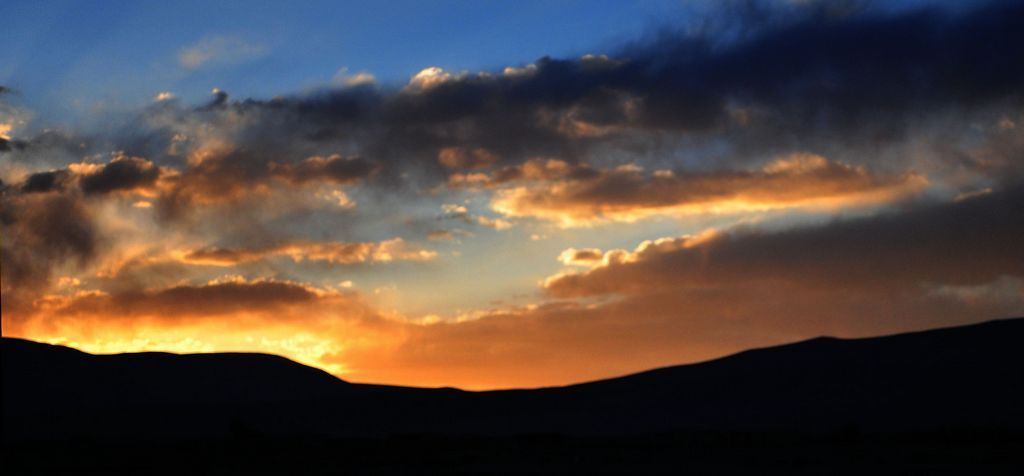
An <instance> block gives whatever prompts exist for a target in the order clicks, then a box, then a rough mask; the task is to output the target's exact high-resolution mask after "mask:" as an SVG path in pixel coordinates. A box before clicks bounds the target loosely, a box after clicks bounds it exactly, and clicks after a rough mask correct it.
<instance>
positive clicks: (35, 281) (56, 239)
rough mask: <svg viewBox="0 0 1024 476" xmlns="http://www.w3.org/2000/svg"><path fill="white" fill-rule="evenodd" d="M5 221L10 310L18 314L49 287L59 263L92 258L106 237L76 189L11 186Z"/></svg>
mask: <svg viewBox="0 0 1024 476" xmlns="http://www.w3.org/2000/svg"><path fill="white" fill-rule="evenodd" d="M0 224H2V227H3V243H2V246H0V263H3V267H2V271H0V276H2V284H0V288H2V290H3V306H2V307H3V310H4V311H3V313H4V315H13V314H17V312H16V311H17V309H19V308H20V307H21V306H25V305H28V304H29V302H30V299H31V297H32V296H34V295H36V293H38V292H40V291H41V290H45V289H46V288H47V287H48V285H49V280H50V277H51V274H52V273H53V270H54V269H55V268H57V267H58V266H68V265H70V266H79V267H81V266H83V265H86V264H88V263H89V262H90V261H92V260H93V259H94V258H95V257H96V256H97V254H98V252H99V249H100V244H101V242H102V239H101V237H100V233H99V231H98V230H97V227H96V225H95V223H94V220H93V218H92V214H91V212H90V211H89V209H88V208H87V207H86V206H85V204H84V203H82V201H81V199H79V198H77V197H76V196H74V195H67V194H59V193H29V194H23V193H10V192H9V191H8V190H6V189H5V190H4V193H3V196H2V203H0Z"/></svg>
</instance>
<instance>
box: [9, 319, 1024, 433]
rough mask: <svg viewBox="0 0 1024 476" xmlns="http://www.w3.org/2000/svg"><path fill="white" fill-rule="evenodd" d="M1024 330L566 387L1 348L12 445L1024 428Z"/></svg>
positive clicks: (246, 358) (925, 335)
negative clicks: (248, 437) (444, 383)
mask: <svg viewBox="0 0 1024 476" xmlns="http://www.w3.org/2000/svg"><path fill="white" fill-rule="evenodd" d="M1022 342H1024V319H1021V318H1017V319H1006V320H997V321H990V322H986V323H981V324H974V325H969V326H962V327H954V328H945V329H936V330H930V331H922V332H914V333H907V334H898V335H893V336H886V337H875V338H864V339H849V340H848V339H836V338H817V339H811V340H807V341H802V342H797V343H794V344H788V345H782V346H777V347H769V348H763V349H755V350H749V351H745V352H741V353H738V354H734V355H731V356H727V357H723V358H720V359H716V360H712V361H708V362H702V363H697V364H689V365H681V366H674V367H665V368H660V369H654V370H650V371H647V372H642V373H638V374H633V375H628V376H624V377H619V378H614V379H608V380H600V381H595V382H588V383H583V384H577V385H570V386H566V387H552V388H541V389H532V390H501V391H487V392H466V391H462V390H457V389H423V388H408V387H392V386H383V385H365V384H354V383H348V382H345V381H343V380H341V379H338V378H336V377H334V376H332V375H330V374H328V373H326V372H324V371H322V370H318V369H315V368H312V367H307V366H304V365H301V364H298V363H295V362H292V361H290V360H288V359H285V358H283V357H278V356H273V355H266V354H191V355H176V354H166V353H155V352H147V353H137V354H118V355H92V354H87V353H83V352H80V351H77V350H74V349H70V348H67V347H61V346H52V345H47V344H40V343H36V342H31V341H26V340H21V339H13V338H7V337H5V338H3V347H2V365H3V423H4V424H3V433H4V438H5V439H6V440H19V439H25V438H28V439H38V438H43V439H47V438H67V437H132V438H134V437H145V438H193V437H216V436H224V435H230V434H232V433H237V432H239V431H242V432H248V433H252V434H258V435H280V436H297V435H302V436H387V435H396V434H481V435H516V434H540V433H544V434H567V435H632V434H654V433H662V432H673V431H692V430H714V431H733V430H735V431H762V430H765V431H812V432H828V431H836V430H839V429H843V428H855V429H863V430H869V431H875V430H878V431H890V430H892V431H932V430H936V429H943V428H985V429H1009V430H1014V431H1019V430H1022V429H1024V411H1022V409H1021V405H1020V402H1022V401H1024V345H1022V344H1021V343H1022Z"/></svg>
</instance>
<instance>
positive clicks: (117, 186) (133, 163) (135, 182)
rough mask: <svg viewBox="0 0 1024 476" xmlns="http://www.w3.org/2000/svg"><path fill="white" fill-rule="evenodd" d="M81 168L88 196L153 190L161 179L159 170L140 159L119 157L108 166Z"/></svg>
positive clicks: (82, 179) (84, 189)
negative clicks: (122, 191) (124, 191)
mask: <svg viewBox="0 0 1024 476" xmlns="http://www.w3.org/2000/svg"><path fill="white" fill-rule="evenodd" d="M79 167H80V169H81V172H80V173H79V175H80V179H79V180H80V181H81V187H82V192H84V193H85V194H86V195H91V194H103V193H111V192H116V191H121V190H136V189H147V188H152V187H153V186H155V185H156V181H157V179H158V178H159V177H160V169H159V168H157V167H156V166H154V165H153V163H152V162H150V161H148V160H146V159H142V158H139V157H126V156H117V157H114V159H113V160H111V161H110V162H109V163H107V164H106V165H97V166H91V167H85V166H81V165H80V166H79Z"/></svg>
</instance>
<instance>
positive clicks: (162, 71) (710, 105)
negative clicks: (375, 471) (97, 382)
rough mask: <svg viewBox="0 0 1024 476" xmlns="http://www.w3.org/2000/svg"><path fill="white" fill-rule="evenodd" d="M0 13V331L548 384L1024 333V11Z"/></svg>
mask: <svg viewBox="0 0 1024 476" xmlns="http://www.w3.org/2000/svg"><path fill="white" fill-rule="evenodd" d="M337 3H338V2H312V1H311V2H301V3H300V4H299V5H295V4H288V3H284V2H173V3H167V2H123V3H119V2H71V1H69V2H46V3H44V2H19V1H13V2H4V4H3V5H2V6H0V17H3V18H7V19H9V21H8V22H7V23H9V28H8V25H5V29H4V31H2V32H0V44H2V45H4V47H3V48H0V181H2V183H0V191H2V196H0V197H2V202H0V203H2V208H0V224H2V237H0V238H2V240H0V253H2V254H0V270H2V283H0V291H2V313H3V316H2V325H3V335H5V336H16V337H23V338H28V339H33V340H38V341H43V342H50V343H59V344H64V345H70V346H73V347H76V348H79V349H82V350H85V351H90V352H100V353H112V352H135V351H171V352H214V351H251V352H269V353H275V354H280V355H284V356H287V357H289V358H292V359H294V360H296V361H299V362H302V363H305V364H309V365H313V366H317V367H320V368H323V369H325V370H328V371H329V372H331V373H333V374H335V375H337V376H339V377H341V378H344V379H347V380H351V381H356V382H373V383H389V384H402V385H416V386H457V387H461V388H467V389H491V388H511V387H537V386H550V385H564V384H568V383H574V382H580V381H586V380H593V379H597V378H605V377H611V376H617V375H622V374H626V373H630V372H636V371H641V370H646V369H650V368H653V367H660V366H666V365H674V364H681V363H687V362H695V361H701V360H706V359H710V358H715V357H719V356H722V355H726V354H729V353H732V352H737V351H741V350H745V349H749V348H753V347H763V346H767V345H773V344H779V343H784V342H791V341H794V340H799V339H804V338H810V337H815V336H818V335H834V336H843V337H857V336H869V335H881V334H888V333H895V332H902V331H909V330H916V329H927V328H934V327H941V326H950V325H957V324H966V323H972V322H979V321H984V320H989V319H993V318H1001V317H1010V316H1015V315H1022V314H1024V246H1021V243H1024V219H1021V212H1020V211H1021V210H1024V181H1022V178H1024V159H1022V158H1021V157H1022V152H1024V126H1022V124H1024V122H1022V121H1024V108H1022V106H1024V103H1022V100H1024V63H1022V62H1021V61H1019V58H1021V57H1024V54H1022V53H1024V51H1022V50H1024V30H1022V29H1020V28H1019V23H1020V20H1021V19H1022V18H1024V7H1022V5H1020V4H1019V3H1018V2H1009V1H987V2H935V1H923V0H919V1H904V2H871V1H849V2H816V1H782V0H779V1H744V2H740V1H736V2H708V3H704V2H657V1H644V2H622V1H610V2H598V1H586V2H584V1H578V2H577V1H565V2H362V3H359V2H351V3H344V4H337Z"/></svg>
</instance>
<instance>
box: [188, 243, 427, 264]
mask: <svg viewBox="0 0 1024 476" xmlns="http://www.w3.org/2000/svg"><path fill="white" fill-rule="evenodd" d="M274 256H288V257H290V258H291V259H292V260H293V261H295V262H301V261H323V262H327V263H332V264H353V263H365V262H390V261H428V260H431V259H434V258H435V257H437V252H435V251H432V250H428V249H425V248H421V247H419V246H416V245H413V244H410V243H407V242H406V241H405V240H403V239H401V238H392V239H390V240H384V241H381V242H376V243H374V242H362V243H343V242H336V243H318V242H302V241H297V242H291V243H285V244H279V245H273V246H265V247H256V248H218V247H207V248H200V249H196V250H192V251H189V252H188V253H186V254H185V255H184V256H183V257H182V260H183V261H184V262H186V263H190V264H204V265H213V266H233V265H236V264H240V263H245V262H249V261H256V260H261V259H266V258H270V257H274Z"/></svg>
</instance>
